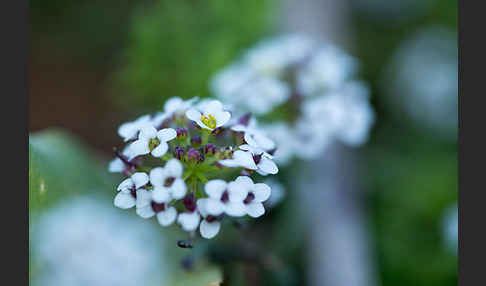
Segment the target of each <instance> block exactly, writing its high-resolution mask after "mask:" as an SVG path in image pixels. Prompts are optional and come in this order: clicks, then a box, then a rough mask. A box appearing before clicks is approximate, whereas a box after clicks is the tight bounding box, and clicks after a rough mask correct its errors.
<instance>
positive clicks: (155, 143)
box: [149, 138, 160, 152]
mask: <svg viewBox="0 0 486 286" xmlns="http://www.w3.org/2000/svg"><path fill="white" fill-rule="evenodd" d="M159 144H160V140H159V138H152V139H150V141H149V148H150V152H152V151H153V150H154V149H155V147H157V146H159Z"/></svg>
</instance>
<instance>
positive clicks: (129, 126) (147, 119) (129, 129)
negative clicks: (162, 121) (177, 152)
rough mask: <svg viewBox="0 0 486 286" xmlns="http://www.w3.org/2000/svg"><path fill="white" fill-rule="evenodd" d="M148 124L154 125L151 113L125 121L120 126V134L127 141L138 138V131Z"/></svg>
mask: <svg viewBox="0 0 486 286" xmlns="http://www.w3.org/2000/svg"><path fill="white" fill-rule="evenodd" d="M146 126H152V123H151V116H150V115H143V116H140V117H139V118H137V119H136V120H134V121H131V122H126V123H123V124H122V125H120V127H119V128H118V135H120V137H122V138H123V140H124V141H125V142H127V141H129V140H132V139H135V138H137V135H138V132H139V131H140V130H142V128H144V127H146Z"/></svg>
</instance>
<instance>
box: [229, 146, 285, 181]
mask: <svg viewBox="0 0 486 286" xmlns="http://www.w3.org/2000/svg"><path fill="white" fill-rule="evenodd" d="M239 148H240V150H236V151H235V152H233V158H232V159H224V160H220V161H219V163H220V164H221V165H223V166H226V167H231V168H234V167H243V168H245V169H248V170H255V171H256V172H257V173H259V174H260V175H262V176H266V175H268V174H272V175H274V174H277V173H278V167H277V165H276V164H275V162H273V160H272V159H273V156H272V155H270V154H268V153H267V152H265V151H264V150H263V149H261V148H258V147H252V146H250V145H248V144H244V145H241V146H240V147H239Z"/></svg>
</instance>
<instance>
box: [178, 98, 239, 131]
mask: <svg viewBox="0 0 486 286" xmlns="http://www.w3.org/2000/svg"><path fill="white" fill-rule="evenodd" d="M186 116H187V118H189V119H190V120H192V121H194V122H196V123H197V125H199V127H201V128H203V129H207V130H211V131H212V130H214V129H215V128H218V127H221V126H223V125H224V124H226V123H227V122H228V121H229V120H230V118H231V113H229V112H228V111H225V110H224V108H223V104H222V103H221V102H220V101H218V100H211V101H210V102H208V103H206V104H204V105H202V106H201V107H200V108H197V109H196V108H191V109H189V110H188V111H186Z"/></svg>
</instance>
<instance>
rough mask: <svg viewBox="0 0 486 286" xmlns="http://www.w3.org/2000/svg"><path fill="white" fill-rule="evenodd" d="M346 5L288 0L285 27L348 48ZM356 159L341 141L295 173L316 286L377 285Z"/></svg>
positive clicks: (311, 277)
mask: <svg viewBox="0 0 486 286" xmlns="http://www.w3.org/2000/svg"><path fill="white" fill-rule="evenodd" d="M346 4H347V1H338V0H335V1H332V0H285V1H283V7H282V13H281V14H282V17H281V18H280V19H281V20H280V21H281V23H280V24H281V27H282V30H283V31H284V32H299V33H304V34H308V35H310V36H312V37H314V38H316V39H318V40H322V41H330V42H333V43H335V44H338V45H341V46H344V47H349V46H350V45H349V38H350V37H349V36H350V33H349V31H348V30H347V29H348V25H347V22H348V21H349V17H348V15H347V13H346V12H347V7H346ZM355 159H356V158H355V154H353V152H352V151H350V149H347V148H344V147H343V146H342V145H339V144H337V143H336V144H333V145H332V146H330V147H329V148H328V150H327V151H326V152H325V154H324V155H323V156H322V158H320V159H317V160H315V161H313V162H308V163H307V164H302V165H303V166H305V167H304V168H301V170H300V172H302V173H301V174H299V175H298V176H296V177H297V178H299V181H297V182H296V185H297V186H296V187H297V188H298V189H299V191H300V193H299V194H301V195H302V196H300V195H299V197H300V198H301V199H302V201H301V202H300V203H301V209H302V210H303V213H302V214H303V216H305V218H306V221H307V222H308V223H309V226H310V230H309V232H308V234H309V236H308V237H307V238H306V242H307V249H308V255H307V257H308V262H309V263H308V265H309V272H308V275H309V276H308V280H309V282H310V285H312V286H314V285H315V286H323V285H329V286H369V285H378V284H377V283H378V281H377V278H376V275H375V271H376V270H375V265H374V259H373V258H372V253H373V251H371V250H370V249H371V245H370V239H369V233H368V229H367V221H366V214H365V213H364V211H363V209H362V204H361V201H360V198H361V195H360V194H361V192H362V190H361V189H359V187H358V186H357V185H358V184H357V182H358V180H359V171H358V170H356V165H355V164H354V162H355Z"/></svg>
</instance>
